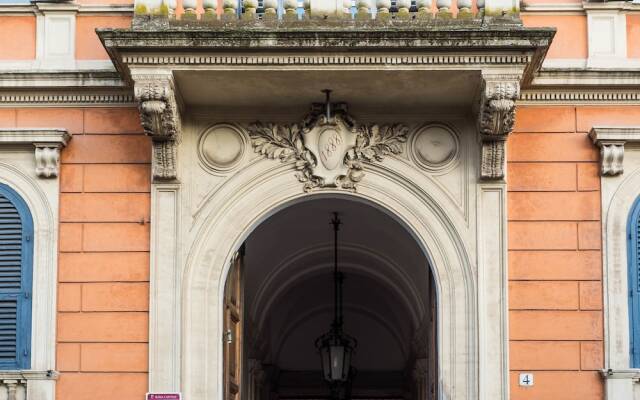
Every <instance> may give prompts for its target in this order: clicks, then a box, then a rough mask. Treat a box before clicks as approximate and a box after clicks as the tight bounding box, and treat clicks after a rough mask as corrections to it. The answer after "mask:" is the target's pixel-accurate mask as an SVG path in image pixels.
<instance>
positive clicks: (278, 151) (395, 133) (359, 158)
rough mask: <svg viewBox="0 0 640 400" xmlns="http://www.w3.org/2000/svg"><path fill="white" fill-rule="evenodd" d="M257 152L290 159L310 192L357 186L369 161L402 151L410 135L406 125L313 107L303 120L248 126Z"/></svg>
mask: <svg viewBox="0 0 640 400" xmlns="http://www.w3.org/2000/svg"><path fill="white" fill-rule="evenodd" d="M248 131H249V135H250V136H251V143H252V145H253V147H254V150H255V152H256V153H259V154H262V155H263V156H264V157H266V158H270V159H274V160H280V161H281V162H283V163H288V162H291V163H293V164H294V165H295V169H296V170H297V171H298V172H297V173H296V177H297V178H298V180H299V181H300V182H302V183H303V184H304V186H303V189H304V191H306V192H308V191H311V190H314V189H318V188H322V187H335V188H339V189H349V190H356V188H357V184H358V182H360V181H361V180H362V178H363V177H364V171H363V169H364V167H363V163H364V162H380V161H382V160H383V159H384V158H385V156H387V155H390V154H400V153H401V152H402V151H403V146H402V143H404V142H406V141H407V133H408V131H409V129H408V128H407V127H406V126H405V125H401V124H393V125H382V126H380V125H377V124H372V125H360V126H359V125H357V124H356V122H355V120H353V118H351V117H350V116H349V115H348V114H346V112H343V111H338V113H337V114H336V115H335V116H327V115H324V114H319V113H317V112H312V113H311V114H309V115H308V116H307V117H306V118H305V119H304V121H303V122H302V123H301V124H293V125H279V124H263V123H261V122H256V123H253V124H251V125H250V126H249V127H248Z"/></svg>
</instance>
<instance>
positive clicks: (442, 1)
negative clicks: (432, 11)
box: [436, 0, 452, 18]
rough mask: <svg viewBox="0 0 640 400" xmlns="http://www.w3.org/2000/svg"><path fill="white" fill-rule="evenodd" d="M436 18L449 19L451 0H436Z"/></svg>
mask: <svg viewBox="0 0 640 400" xmlns="http://www.w3.org/2000/svg"><path fill="white" fill-rule="evenodd" d="M436 7H438V18H451V17H452V14H451V0H437V1H436Z"/></svg>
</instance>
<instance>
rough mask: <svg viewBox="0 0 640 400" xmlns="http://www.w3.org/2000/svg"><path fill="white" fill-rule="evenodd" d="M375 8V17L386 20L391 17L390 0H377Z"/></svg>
mask: <svg viewBox="0 0 640 400" xmlns="http://www.w3.org/2000/svg"><path fill="white" fill-rule="evenodd" d="M376 8H377V9H378V10H377V15H376V19H379V20H386V19H389V18H391V11H390V9H391V0H377V1H376Z"/></svg>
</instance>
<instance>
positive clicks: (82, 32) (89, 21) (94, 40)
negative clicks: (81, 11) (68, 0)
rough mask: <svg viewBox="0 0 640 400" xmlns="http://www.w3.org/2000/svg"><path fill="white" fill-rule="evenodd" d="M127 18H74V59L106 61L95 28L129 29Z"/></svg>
mask: <svg viewBox="0 0 640 400" xmlns="http://www.w3.org/2000/svg"><path fill="white" fill-rule="evenodd" d="M130 26H131V17H129V16H108V17H100V16H78V17H77V18H76V59H78V60H106V59H108V58H109V55H107V52H106V51H105V50H104V47H102V43H100V38H98V35H97V34H96V28H129V27H130Z"/></svg>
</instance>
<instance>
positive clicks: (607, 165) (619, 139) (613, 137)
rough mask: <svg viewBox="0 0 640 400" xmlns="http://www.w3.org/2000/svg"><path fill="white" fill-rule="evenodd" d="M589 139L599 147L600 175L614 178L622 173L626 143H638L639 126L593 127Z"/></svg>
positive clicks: (639, 139) (639, 137) (639, 141)
mask: <svg viewBox="0 0 640 400" xmlns="http://www.w3.org/2000/svg"><path fill="white" fill-rule="evenodd" d="M589 137H590V138H591V140H592V141H593V143H594V144H596V145H597V146H598V147H600V173H601V175H603V176H616V175H620V174H622V173H623V172H624V151H625V144H627V143H640V126H594V127H593V128H591V131H590V132H589Z"/></svg>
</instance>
